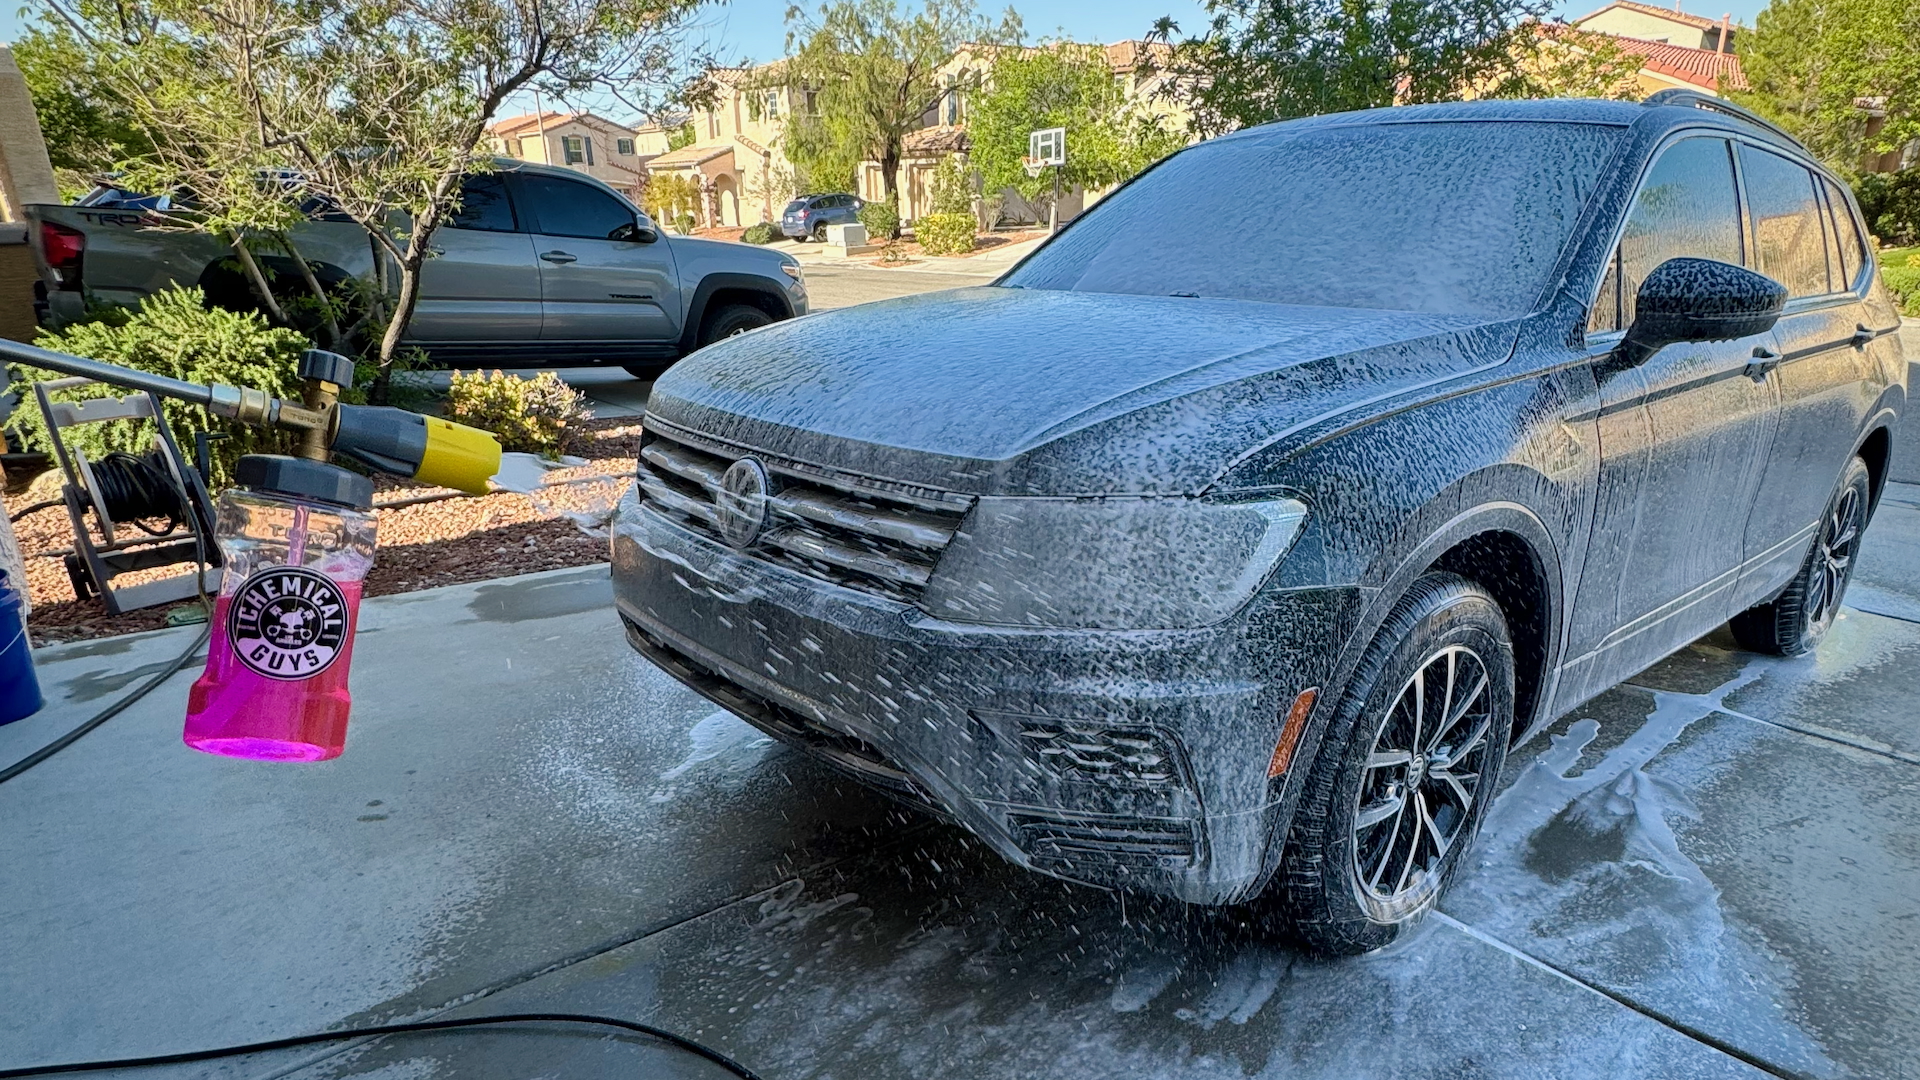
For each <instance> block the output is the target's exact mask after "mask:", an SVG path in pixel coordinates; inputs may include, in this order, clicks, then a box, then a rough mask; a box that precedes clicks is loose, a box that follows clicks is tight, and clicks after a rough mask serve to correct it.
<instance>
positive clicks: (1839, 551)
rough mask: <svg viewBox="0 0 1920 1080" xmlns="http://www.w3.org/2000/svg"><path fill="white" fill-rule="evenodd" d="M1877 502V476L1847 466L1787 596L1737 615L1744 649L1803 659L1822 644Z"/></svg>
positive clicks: (1862, 465)
mask: <svg viewBox="0 0 1920 1080" xmlns="http://www.w3.org/2000/svg"><path fill="white" fill-rule="evenodd" d="M1872 501H1873V488H1872V474H1870V473H1868V472H1867V463H1866V462H1864V461H1861V460H1860V459H1859V458H1857V457H1856V458H1854V459H1853V460H1852V461H1849V462H1847V467H1846V470H1845V471H1844V472H1842V473H1841V474H1840V486H1839V487H1838V488H1837V489H1835V491H1834V493H1833V498H1832V499H1831V500H1829V501H1828V503H1827V512H1826V514H1825V515H1824V516H1822V517H1821V518H1820V527H1819V528H1818V529H1817V530H1815V532H1814V536H1813V547H1812V548H1811V549H1810V550H1808V552H1807V559H1806V562H1804V563H1802V564H1801V565H1800V572H1799V573H1798V574H1795V575H1794V577H1793V580H1792V581H1790V582H1788V583H1787V587H1786V589H1785V591H1783V592H1782V593H1781V594H1780V595H1779V596H1776V597H1774V598H1773V599H1772V600H1769V601H1767V602H1766V603H1764V604H1756V605H1755V606H1753V607H1750V608H1748V609H1747V610H1745V611H1743V612H1741V613H1740V614H1738V615H1735V616H1734V617H1733V619H1732V621H1731V622H1729V623H1728V625H1729V627H1731V629H1732V630H1733V637H1734V640H1736V641H1738V642H1739V643H1740V646H1741V647H1742V648H1745V649H1750V650H1752V651H1754V652H1758V653H1770V654H1772V655H1774V656H1799V655H1800V654H1801V653H1804V652H1808V651H1810V650H1812V648H1813V647H1814V646H1815V645H1818V644H1820V639H1821V638H1823V637H1825V636H1827V631H1828V630H1829V629H1831V628H1832V627H1833V620H1834V616H1836V615H1838V614H1839V613H1840V601H1841V600H1842V599H1843V598H1844V597H1845V596H1846V595H1847V582H1848V581H1850V580H1852V578H1853V562H1854V559H1855V558H1857V557H1858V556H1859V554H1860V534H1861V533H1862V532H1863V531H1865V529H1866V527H1867V507H1868V506H1869V505H1870V504H1871V503H1872Z"/></svg>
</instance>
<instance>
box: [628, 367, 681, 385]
mask: <svg viewBox="0 0 1920 1080" xmlns="http://www.w3.org/2000/svg"><path fill="white" fill-rule="evenodd" d="M620 366H621V367H623V368H625V369H626V371H627V374H629V375H631V376H633V377H634V378H636V379H639V380H640V381H641V382H652V381H653V380H655V379H657V378H659V377H660V376H661V375H664V374H665V373H666V370H667V368H669V367H671V366H672V365H671V364H670V363H655V364H621V365H620Z"/></svg>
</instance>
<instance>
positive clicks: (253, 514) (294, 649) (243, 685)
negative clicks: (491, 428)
mask: <svg viewBox="0 0 1920 1080" xmlns="http://www.w3.org/2000/svg"><path fill="white" fill-rule="evenodd" d="M0 360H8V361H12V362H15V363H20V364H28V365H31V366H34V367H41V368H47V369H49V370H52V371H58V372H61V373H63V374H66V375H75V376H79V377H81V378H87V379H93V380H96V381H98V382H103V383H108V384H110V385H113V386H120V387H125V388H127V389H131V390H144V391H147V392H148V393H153V394H158V395H160V396H162V397H169V398H175V399H177V400H180V401H185V402H187V403H189V404H192V405H199V406H203V407H205V408H206V409H207V411H209V412H211V413H213V414H214V415H216V416H221V417H225V418H226V419H228V420H231V421H233V422H235V423H239V424H249V425H253V426H257V427H268V428H279V429H282V430H287V431H294V432H298V433H299V435H300V445H299V452H298V456H282V455H275V454H253V455H249V456H247V457H243V458H241V459H240V462H239V464H238V466H237V467H236V468H235V480H236V481H237V482H238V485H239V486H238V487H237V488H234V489H232V490H229V491H225V492H222V493H221V495H220V498H219V501H218V504H217V506H216V508H215V512H214V537H213V539H214V542H215V543H217V544H218V545H219V546H220V551H221V554H222V555H224V556H225V558H226V571H225V574H224V575H223V577H222V578H221V583H220V596H219V598H218V599H217V600H216V602H215V604H214V612H213V625H212V627H211V628H210V633H211V637H210V643H209V645H208V649H207V669H206V673H205V674H203V675H201V676H200V679H199V680H198V681H197V682H195V683H194V684H193V690H192V692H191V693H190V694H189V696H188V698H187V724H186V732H185V735H184V736H183V737H184V739H185V741H186V743H187V745H188V746H191V747H193V748H194V749H196V750H204V751H206V752H207V753H210V754H224V755H226V756H229V757H242V758H253V759H255V760H262V761H324V760H326V759H328V758H334V757H339V756H340V751H341V750H342V749H343V748H344V747H345V746H346V738H347V712H348V709H349V707H350V706H351V704H352V702H351V698H350V697H349V695H348V693H347V671H348V668H349V666H350V665H351V663H352V659H353V631H354V626H355V621H356V619H357V617H358V616H359V613H360V590H361V585H362V582H363V581H364V580H365V578H366V576H367V571H368V570H369V569H371V568H372V566H373V552H374V517H373V482H372V481H371V480H369V479H367V478H366V477H365V476H363V475H360V474H358V473H355V472H351V471H349V470H347V469H344V468H341V467H340V466H338V465H335V464H333V463H332V461H331V460H330V459H331V457H332V456H333V455H335V454H338V455H340V456H343V457H347V458H351V459H353V460H355V461H357V462H359V463H360V464H361V465H363V466H365V467H367V468H369V469H372V470H375V471H378V472H384V473H390V474H392V475H395V476H404V477H411V478H413V479H417V480H421V481H424V482H426V483H429V484H435V485H439V486H443V487H450V488H454V489H456V490H459V491H465V492H469V493H471V494H476V495H479V494H484V493H485V492H486V490H487V481H488V479H489V478H491V477H492V476H493V475H494V474H495V473H496V472H498V471H499V470H500V444H499V442H498V441H496V440H495V439H494V437H493V436H492V435H491V434H489V433H488V432H485V431H480V430H477V429H475V428H470V427H463V426H461V425H459V424H455V423H451V422H449V421H446V420H441V419H439V418H437V417H430V416H421V415H420V414H418V413H411V412H407V411H405V410H403V409H392V408H385V407H376V406H363V405H342V404H340V400H339V398H340V389H341V387H344V386H351V385H352V383H353V361H351V360H349V359H347V358H346V357H344V356H340V355H337V354H335V353H329V352H321V351H318V350H314V351H310V352H308V353H307V354H306V355H305V356H304V357H302V358H301V361H300V369H299V371H300V377H301V379H302V381H303V384H304V387H305V390H304V394H303V400H301V401H282V400H280V399H278V398H275V397H272V396H270V395H268V394H267V393H266V392H264V391H261V390H256V389H253V388H251V387H240V386H225V385H220V384H213V385H200V384H195V383H190V382H185V381H182V380H180V379H172V378H168V377H166V376H164V375H155V374H152V373H150V372H144V371H136V370H134V369H132V368H125V367H120V366H119V365H116V364H108V363H105V362H103V361H99V360H91V359H88V358H86V357H80V356H70V355H68V354H66V353H60V352H54V351H52V350H49V349H42V348H39V347H38V346H34V345H27V344H23V343H21V342H15V341H4V340H0ZM187 497H188V495H187V494H186V493H185V492H182V493H181V498H182V499H183V500H184V499H186V498H187Z"/></svg>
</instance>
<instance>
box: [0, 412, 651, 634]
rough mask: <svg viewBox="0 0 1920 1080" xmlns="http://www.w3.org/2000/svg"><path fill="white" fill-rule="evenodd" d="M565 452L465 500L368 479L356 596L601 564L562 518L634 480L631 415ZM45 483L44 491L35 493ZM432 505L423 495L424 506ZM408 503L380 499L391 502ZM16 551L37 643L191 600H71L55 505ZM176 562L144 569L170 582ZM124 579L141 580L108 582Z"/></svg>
mask: <svg viewBox="0 0 1920 1080" xmlns="http://www.w3.org/2000/svg"><path fill="white" fill-rule="evenodd" d="M582 428H583V433H582V436H581V437H580V438H579V439H578V440H577V442H576V444H575V447H574V450H573V453H574V455H575V456H576V457H578V458H583V459H585V460H586V464H584V465H579V466H575V467H572V468H565V469H556V470H553V471H551V472H549V473H548V474H547V475H546V484H545V486H543V487H542V488H541V489H540V490H538V491H537V492H535V493H534V494H533V495H531V496H529V495H523V494H520V493H518V492H512V491H496V492H494V493H492V494H489V495H484V496H478V497H474V496H464V495H458V494H456V493H454V492H449V491H445V490H444V489H434V488H427V487H424V486H422V485H419V484H412V483H409V482H406V481H387V480H381V481H378V482H377V488H378V490H377V493H376V495H375V496H374V502H375V505H376V508H377V513H378V530H379V541H380V551H379V555H378V557H377V558H376V559H375V561H374V565H373V572H372V573H371V574H370V575H368V577H367V589H366V595H368V596H387V595H390V594H393V593H404V592H414V591H416V590H419V589H430V588H434V587H436V586H440V585H454V584H459V583H461V582H467V581H481V580H485V579H487V578H497V577H508V576H511V575H514V574H527V573H532V572H534V571H536V570H556V569H559V568H562V567H568V566H582V565H585V564H587V563H596V562H605V561H606V559H607V541H606V539H605V537H604V535H598V536H596V535H591V532H592V531H593V530H591V528H590V527H589V528H583V527H582V525H580V524H577V523H576V522H575V520H574V519H573V518H571V517H569V516H567V515H568V514H569V513H572V514H576V515H580V516H582V517H586V518H589V519H590V518H592V517H593V516H594V515H595V514H596V513H599V512H603V511H604V510H605V509H606V508H608V507H610V506H611V505H612V504H613V502H614V500H616V499H617V498H618V497H619V494H620V492H621V491H622V490H624V488H625V487H626V484H627V483H628V481H629V480H631V478H632V476H633V460H634V457H635V455H636V454H637V453H638V452H639V442H640V425H639V422H638V421H637V420H635V419H634V418H632V417H613V418H608V419H604V420H591V421H586V422H585V423H584V424H583V425H582ZM42 490H43V489H42ZM43 497H46V496H45V495H43V494H42V493H41V491H40V490H36V492H35V493H34V494H31V495H30V494H28V493H27V492H25V491H22V492H20V493H18V494H12V495H8V496H7V497H6V503H7V511H8V513H9V514H13V513H18V512H19V511H20V510H21V509H23V508H25V507H27V506H29V505H31V504H32V503H33V502H35V501H37V500H38V499H40V498H43ZM428 500H430V501H428ZM401 503H404V504H406V505H383V504H401ZM13 528H14V532H15V534H16V535H17V536H18V537H19V541H20V550H21V553H22V554H23V555H24V556H25V558H26V563H27V582H28V587H29V589H30V593H31V596H32V599H33V614H32V615H31V616H30V617H29V627H30V629H31V630H32V634H33V642H34V644H35V645H47V644H52V643H55V642H61V641H76V640H80V639H83V638H95V637H107V636H110V635H113V634H126V633H132V632H134V631H138V630H153V629H157V628H159V627H162V626H165V625H167V619H168V612H169V611H174V610H178V609H179V608H181V607H182V606H184V607H186V608H187V609H188V610H187V611H184V612H180V614H179V615H176V616H175V618H176V620H177V619H179V618H180V617H182V616H189V615H191V614H192V613H193V609H195V608H197V607H198V604H197V603H192V602H189V603H188V604H187V605H161V606H159V607H154V608H146V609H143V610H140V611H132V612H127V613H125V614H122V615H108V614H107V613H106V609H105V608H104V607H103V606H102V604H101V602H100V600H99V599H98V598H94V599H90V600H75V599H74V598H73V587H72V585H71V584H70V583H69V582H68V580H67V571H66V566H65V565H64V563H63V561H62V556H63V555H65V553H66V552H68V551H70V550H71V549H72V547H73V532H72V527H71V525H70V524H69V521H68V518H67V512H66V509H65V508H64V507H53V508H51V509H46V510H40V511H36V512H35V513H32V514H29V515H27V516H26V517H24V518H21V519H20V520H19V521H16V522H14V523H13ZM184 570H185V567H184V566H171V567H165V568H162V569H157V570H153V571H146V572H145V573H146V574H150V575H152V576H154V577H171V576H174V575H177V574H180V573H182V572H184ZM115 580H116V581H117V582H125V583H128V584H132V583H135V582H137V581H139V580H141V577H140V576H139V575H131V574H130V575H126V576H125V577H123V578H117V579H115Z"/></svg>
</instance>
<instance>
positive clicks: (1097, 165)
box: [967, 42, 1186, 201]
mask: <svg viewBox="0 0 1920 1080" xmlns="http://www.w3.org/2000/svg"><path fill="white" fill-rule="evenodd" d="M1054 127H1058V128H1065V129H1066V133H1067V163H1066V164H1065V165H1064V166H1061V167H1060V169H1059V181H1060V184H1061V186H1063V187H1068V188H1071V187H1074V186H1077V185H1078V186H1085V187H1089V188H1104V187H1111V186H1113V185H1114V184H1117V183H1120V182H1121V181H1123V180H1125V179H1127V178H1128V177H1130V176H1132V175H1134V174H1135V173H1137V172H1139V171H1140V170H1142V169H1144V168H1146V167H1147V166H1148V165H1151V164H1153V163H1154V162H1155V161H1158V160H1159V159H1160V158H1163V157H1165V156H1166V155H1168V154H1170V153H1172V152H1174V151H1175V150H1178V149H1179V148H1180V147H1181V146H1183V145H1185V144H1186V139H1185V138H1184V137H1183V136H1182V135H1181V134H1179V133H1177V132H1175V131H1174V130H1172V128H1171V126H1170V125H1169V124H1168V123H1167V122H1166V121H1165V119H1164V118H1163V117H1162V116H1160V115H1159V114H1158V113H1155V112H1153V111H1152V110H1150V109H1148V108H1145V107H1143V106H1142V105H1141V104H1140V103H1137V102H1135V101H1132V100H1130V99H1129V98H1128V96H1127V92H1126V90H1125V89H1123V88H1122V87H1121V85H1120V84H1119V82H1118V81H1117V80H1115V79H1114V77H1113V70H1112V67H1111V66H1110V65H1109V63H1108V61H1107V55H1106V51H1105V50H1104V49H1101V48H1100V47H1099V46H1097V45H1076V44H1073V43H1071V42H1054V43H1051V44H1046V45H1042V46H1041V47H1040V48H1037V49H1008V50H1004V51H1002V52H1001V53H1000V54H999V55H998V56H997V57H995V59H994V62H993V69H992V75H991V76H990V77H989V79H988V83H987V86H986V87H985V88H984V89H983V90H982V91H981V92H980V93H979V94H977V95H976V96H975V98H974V99H973V100H972V101H970V102H969V103H968V110H967V134H968V137H969V138H970V139H971V140H972V143H973V149H972V150H971V152H970V160H971V161H972V163H973V165H974V167H975V168H976V169H978V170H979V172H980V178H981V181H982V186H983V187H984V188H985V189H986V190H988V191H999V190H1001V189H1002V188H1013V189H1014V190H1016V191H1018V192H1019V193H1020V194H1021V196H1022V197H1023V198H1025V199H1027V200H1029V201H1038V200H1044V199H1047V198H1050V197H1051V195H1052V192H1053V189H1054V179H1055V178H1054V175H1053V170H1048V171H1047V172H1045V173H1042V174H1041V175H1040V176H1039V177H1037V178H1034V177H1029V176H1028V175H1027V174H1026V172H1025V170H1024V169H1023V168H1022V167H1021V159H1022V158H1024V157H1026V155H1027V150H1028V145H1027V137H1028V136H1029V135H1030V134H1032V133H1033V132H1034V131H1036V130H1039V129H1042V128H1054Z"/></svg>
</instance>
